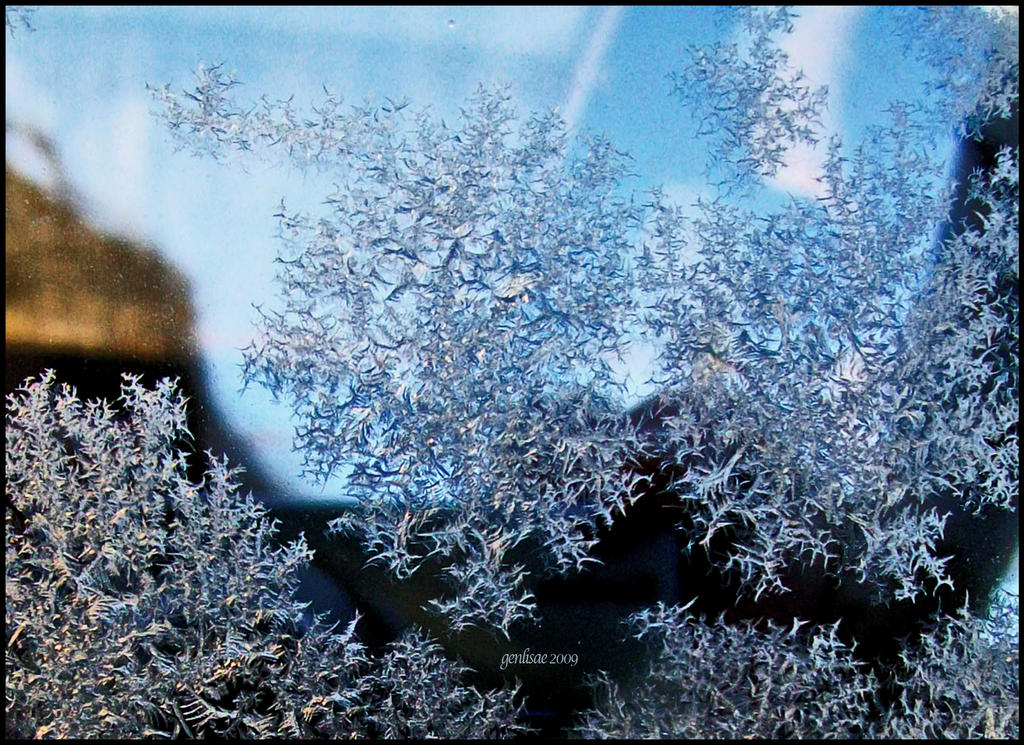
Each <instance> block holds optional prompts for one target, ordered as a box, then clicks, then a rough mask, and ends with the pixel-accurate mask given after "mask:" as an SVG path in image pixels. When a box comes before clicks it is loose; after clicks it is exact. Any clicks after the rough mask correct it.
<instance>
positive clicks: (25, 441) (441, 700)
mask: <svg viewBox="0 0 1024 745" xmlns="http://www.w3.org/2000/svg"><path fill="white" fill-rule="evenodd" d="M121 400H122V403H123V407H122V409H123V414H119V413H118V412H117V411H115V409H114V408H113V407H111V406H110V405H108V404H107V403H106V402H104V401H88V402H82V401H79V400H78V399H77V398H76V396H75V394H74V391H72V390H71V389H69V388H67V387H66V386H65V387H62V388H61V389H59V390H58V389H57V388H56V386H55V382H54V376H53V373H52V372H50V373H47V374H46V375H44V376H43V378H42V379H41V380H39V381H36V382H31V381H30V382H28V383H27V384H26V385H25V386H23V388H22V389H21V390H20V391H19V392H18V393H16V394H14V395H12V396H10V397H9V398H8V402H7V427H6V445H7V447H6V461H5V465H6V473H7V483H6V495H7V499H8V500H10V502H11V503H12V504H14V505H15V506H16V507H17V508H18V509H19V510H20V511H21V512H23V513H24V514H25V515H27V520H26V523H25V525H24V526H23V527H22V529H21V530H18V529H16V528H15V526H14V525H12V522H11V513H10V512H8V522H7V526H6V573H5V579H6V585H7V596H6V600H7V602H6V605H5V624H6V630H7V637H6V638H7V645H6V648H7V651H6V666H5V667H6V671H5V672H6V696H7V699H6V712H5V713H6V716H7V722H8V734H9V735H11V734H17V735H20V736H35V737H44V736H46V737H87V738H88V737H97V738H99V737H103V738H135V737H181V736H185V737H189V738H192V737H215V736H216V737H223V736H228V737H240V738H250V737H271V736H278V737H302V738H306V737H317V738H324V737H332V738H334V737H350V736H359V737H375V736H388V737H431V736H442V737H465V736H470V735H478V736H479V735H481V734H487V735H489V736H500V735H507V734H514V733H515V732H518V731H519V727H518V725H517V724H516V716H517V714H518V707H517V705H516V704H515V702H514V700H513V698H514V695H515V692H514V691H512V690H504V691H495V692H490V693H486V694H481V693H478V692H477V691H476V690H475V689H473V688H469V687H466V686H463V685H462V684H461V682H460V679H461V675H462V673H463V668H462V667H461V666H460V665H458V664H457V663H454V662H450V661H449V660H447V659H446V658H445V657H444V656H443V655H441V654H440V652H439V650H438V648H437V646H436V645H435V644H433V643H432V642H431V641H430V640H429V639H427V638H426V637H424V636H422V634H420V633H419V632H416V631H415V630H414V631H412V632H410V635H408V636H407V637H404V638H402V639H400V640H398V641H397V642H396V643H395V645H394V647H393V649H392V650H391V651H390V652H389V653H388V654H386V655H385V656H384V657H383V658H382V659H380V660H371V659H370V658H369V657H368V656H367V655H366V654H365V650H364V648H363V646H362V645H361V644H360V643H359V641H358V640H357V639H356V637H355V634H354V628H355V621H353V622H352V623H351V624H349V625H348V626H347V628H344V629H342V630H340V631H338V630H335V629H333V628H327V627H325V626H324V625H323V624H322V623H321V621H320V620H319V619H318V618H315V617H314V619H313V621H312V623H310V622H308V621H307V620H304V616H303V612H304V610H305V604H303V603H300V602H298V601H296V600H295V599H294V596H293V593H294V591H295V589H296V587H297V585H298V579H297V571H298V570H299V569H300V568H301V567H303V566H304V565H305V564H306V563H307V562H308V561H309V559H310V558H311V552H310V551H309V549H308V548H307V547H306V544H305V542H304V540H302V539H300V540H298V541H296V542H294V543H290V544H287V545H284V546H280V547H275V546H274V545H273V543H272V542H271V539H272V537H273V535H274V532H275V528H274V525H273V523H272V521H271V520H270V519H269V518H268V517H267V515H266V510H265V508H264V507H262V506H261V505H260V504H258V503H257V502H255V501H253V499H252V498H251V497H248V496H244V497H243V496H241V495H239V494H237V493H236V488H237V487H236V486H235V485H234V484H233V476H232V471H230V470H229V469H228V468H227V465H226V463H225V462H223V461H219V460H215V459H214V460H211V462H210V468H209V471H208V472H207V474H206V478H205V480H204V481H203V483H201V484H194V483H190V482H189V481H188V480H187V478H186V476H185V472H186V471H185V466H186V462H185V454H184V452H182V451H181V450H179V449H177V444H178V443H179V441H180V438H182V437H187V435H188V432H187V429H186V426H185V408H184V407H185V403H184V401H183V399H182V397H181V395H180V394H179V393H178V392H177V391H176V388H175V385H174V384H173V383H171V382H169V381H167V380H164V381H163V382H161V383H160V384H159V385H158V386H157V387H156V388H155V389H154V390H147V389H145V388H143V387H142V386H140V385H139V383H138V380H137V379H136V378H128V377H126V380H125V383H124V385H123V387H122V397H121ZM12 728H13V731H12Z"/></svg>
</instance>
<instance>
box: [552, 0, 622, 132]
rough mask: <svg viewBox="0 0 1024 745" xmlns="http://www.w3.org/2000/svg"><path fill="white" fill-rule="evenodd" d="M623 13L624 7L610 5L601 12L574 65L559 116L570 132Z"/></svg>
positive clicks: (587, 97)
mask: <svg viewBox="0 0 1024 745" xmlns="http://www.w3.org/2000/svg"><path fill="white" fill-rule="evenodd" d="M622 12H623V8H622V7H620V6H610V7H607V8H605V9H604V12H603V13H602V14H601V19H600V20H599V21H598V23H597V28H595V29H594V33H593V34H592V35H591V37H590V40H589V41H588V42H587V46H586V47H585V48H584V50H583V58H582V59H581V60H580V61H579V64H577V65H576V71H575V73H574V74H573V79H572V87H571V88H570V89H569V96H568V98H567V100H566V103H565V108H564V111H563V114H562V115H563V118H564V119H565V121H566V124H568V126H569V128H570V129H574V128H575V127H576V122H577V121H579V118H580V115H581V114H582V113H583V110H584V109H585V108H586V106H587V101H588V100H589V99H590V95H591V93H593V90H594V86H595V84H596V83H597V79H598V76H599V75H600V73H601V62H602V60H603V59H604V55H605V52H607V51H608V46H609V44H610V43H611V40H612V37H613V36H614V35H615V31H616V29H617V28H618V27H619V22H620V21H621V20H622Z"/></svg>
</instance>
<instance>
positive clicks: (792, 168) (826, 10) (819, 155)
mask: <svg viewBox="0 0 1024 745" xmlns="http://www.w3.org/2000/svg"><path fill="white" fill-rule="evenodd" d="M862 10H863V9H862V8H857V7H844V6H826V7H818V8H802V9H801V10H800V17H799V18H797V19H796V20H795V21H794V22H793V32H792V33H790V34H788V35H786V36H785V37H784V38H783V39H782V41H781V43H780V47H781V48H782V51H784V52H785V53H786V54H787V55H788V56H789V64H790V67H791V68H792V69H793V70H802V71H803V74H804V77H805V78H806V80H807V84H808V85H810V86H811V87H812V88H817V87H819V86H822V85H827V86H828V89H829V105H828V108H827V109H826V110H825V112H824V114H823V116H822V125H823V130H824V131H823V138H822V139H823V140H825V139H827V138H828V137H829V136H830V135H832V134H840V135H841V133H842V130H841V127H842V122H840V121H839V120H838V118H837V116H836V114H835V112H836V111H838V110H839V100H840V96H841V95H842V76H843V74H844V72H845V70H846V66H847V63H848V58H849V55H850V50H851V38H850V37H851V33H852V31H853V28H854V26H855V23H856V20H857V18H858V15H859V14H860V13H861V12H862ZM824 161H825V148H824V147H822V145H821V144H819V146H818V147H817V148H811V147H809V146H807V145H803V144H801V145H798V146H796V147H793V148H790V150H789V151H788V152H787V153H786V156H785V162H784V164H783V167H782V169H781V170H780V171H779V173H778V174H777V175H776V176H775V177H774V178H773V179H772V180H771V182H772V184H773V185H774V186H776V187H777V188H780V189H784V190H786V191H791V192H796V193H799V194H804V195H806V196H820V193H821V184H820V183H818V182H817V180H816V179H817V177H818V176H819V175H820V174H821V172H822V166H823V164H824Z"/></svg>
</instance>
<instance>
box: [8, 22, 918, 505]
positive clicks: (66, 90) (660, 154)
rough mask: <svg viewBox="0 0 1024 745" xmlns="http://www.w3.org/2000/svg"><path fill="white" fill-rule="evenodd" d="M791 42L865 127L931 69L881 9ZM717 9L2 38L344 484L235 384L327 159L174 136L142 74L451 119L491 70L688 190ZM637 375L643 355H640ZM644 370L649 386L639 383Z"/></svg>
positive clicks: (788, 176)
mask: <svg viewBox="0 0 1024 745" xmlns="http://www.w3.org/2000/svg"><path fill="white" fill-rule="evenodd" d="M799 13H800V18H799V19H798V20H797V22H796V27H795V29H794V32H793V34H791V35H790V36H789V37H788V38H787V39H786V41H785V42H784V49H785V50H786V51H787V52H788V53H789V55H790V59H791V63H792V64H793V66H794V67H798V68H801V69H803V71H804V73H805V74H806V75H807V77H808V79H809V81H810V82H811V83H813V84H816V85H817V84H827V85H828V86H829V88H830V95H831V99H830V108H829V111H828V114H827V116H826V120H825V124H826V127H827V128H828V130H829V131H830V132H835V133H838V134H840V135H842V136H844V137H845V138H848V139H851V138H852V139H855V138H856V136H857V135H858V133H859V132H860V131H861V130H862V128H863V127H864V126H865V125H866V124H869V123H871V122H873V121H878V120H880V117H881V115H882V111H883V110H884V109H885V107H886V105H887V103H888V102H889V101H890V100H893V99H895V98H908V99H913V98H914V97H916V96H917V95H919V92H920V89H919V84H920V71H919V70H916V68H914V66H912V65H909V64H904V63H897V62H896V61H898V60H899V59H900V56H901V52H900V49H899V45H898V43H897V42H895V41H893V40H892V39H891V38H890V35H889V31H887V26H886V23H885V18H884V14H883V13H882V12H881V11H879V10H877V9H863V8H842V7H840V8H804V9H801V10H800V11H799ZM722 20H723V16H722V15H721V14H720V13H719V12H718V11H715V10H711V9H695V8H669V7H645V8H618V7H600V8H586V7H570V8H544V7H531V8H525V9H523V8H423V7H413V8H395V9H388V8H279V7H278V8H266V7H264V8H260V7H238V8H217V7H202V8H177V7H176V8H166V7H163V8H161V7H143V8H124V7H88V8H75V7H58V8H41V9H40V10H38V11H37V12H36V13H35V14H34V16H33V21H32V22H33V25H34V26H35V28H36V31H35V32H34V33H26V32H24V31H19V32H18V33H17V34H16V35H15V36H14V37H13V38H11V37H10V36H8V39H7V44H6V50H5V55H6V69H5V77H6V90H7V92H6V102H7V103H6V105H7V110H6V116H7V120H8V122H11V123H16V124H28V125H32V126H35V127H38V128H40V129H41V130H42V131H43V132H45V133H46V134H48V135H49V136H50V137H52V138H53V140H54V141H55V143H56V145H57V149H58V152H59V153H60V156H61V159H62V161H63V167H64V169H65V170H66V172H67V176H68V179H69V182H70V184H71V186H72V188H73V190H74V193H75V194H76V196H77V197H78V199H79V201H80V203H81V204H82V206H83V207H84V208H85V210H86V213H87V214H88V216H89V217H90V218H91V219H92V220H93V221H94V222H96V223H97V224H99V225H100V226H102V227H104V228H107V229H111V230H116V231H119V232H123V233H127V234H130V235H132V236H135V237H139V238H142V239H144V240H146V241H148V242H150V243H152V244H153V245H155V246H156V247H157V249H158V250H160V251H161V252H163V253H164V254H165V255H166V257H167V258H168V260H169V261H170V262H171V263H172V264H174V265H175V266H176V267H177V268H178V269H180V270H181V271H182V272H183V273H184V274H185V275H186V276H187V277H188V278H189V280H190V282H191V285H192V288H193V291H194V298H193V299H194V303H195V307H196V310H197V315H198V324H199V329H198V335H199V339H200V343H201V345H202V353H203V357H204V362H205V365H206V367H207V370H208V373H209V378H210V381H211V384H212V389H213V391H214V393H215V395H216V396H217V397H218V399H219V400H220V402H221V403H222V405H223V407H224V409H225V411H226V412H227V414H228V416H229V418H230V420H231V422H230V423H231V425H232V426H233V427H236V428H238V429H239V430H240V431H241V432H242V433H244V434H245V435H246V436H247V437H248V438H250V439H251V441H252V442H253V444H254V446H255V448H256V450H257V452H258V453H260V454H261V455H262V456H263V457H264V458H265V459H266V460H267V463H268V465H270V466H271V467H272V468H273V469H274V470H275V471H277V472H278V474H279V475H280V476H281V478H282V479H283V481H284V482H285V483H286V484H287V485H288V486H289V488H290V489H294V491H295V493H297V494H322V495H323V496H325V497H330V492H331V489H332V487H331V485H328V487H327V489H326V490H321V489H319V488H318V487H315V486H313V485H312V484H311V483H308V482H303V481H300V480H299V479H298V476H297V474H298V472H299V463H300V459H299V456H298V455H297V454H293V453H291V431H292V430H291V422H290V420H289V414H288V411H287V409H286V408H285V407H284V406H278V405H275V404H273V403H272V402H271V401H270V399H269V395H268V394H266V393H264V392H263V391H262V390H261V389H259V388H257V387H250V388H249V389H248V390H247V392H246V394H245V395H244V396H241V395H240V393H239V390H240V385H241V380H240V369H239V363H240V361H241V354H240V352H239V351H238V350H239V349H240V348H241V347H243V346H245V345H246V344H247V343H248V342H249V341H250V339H251V338H252V334H253V326H252V323H253V320H254V319H255V312H254V311H253V309H252V307H251V305H252V304H253V303H257V304H262V305H265V306H270V307H273V305H274V298H275V292H276V290H275V288H274V285H273V273H274V264H273V263H272V260H273V258H274V256H275V255H276V251H277V244H276V241H275V239H274V237H273V236H274V233H275V229H276V222H275V220H274V218H273V217H272V215H273V213H274V212H275V211H276V207H277V205H278V204H279V202H280V201H281V199H282V198H284V199H285V201H286V203H287V204H288V206H289V208H290V209H296V208H298V209H303V208H306V209H315V208H316V206H317V204H318V203H319V202H320V200H321V199H322V198H323V196H324V195H325V194H326V193H327V192H326V191H325V190H324V184H329V183H330V181H329V178H328V179H326V180H324V179H322V178H318V177H317V176H315V175H306V176H304V175H301V174H296V173H291V172H289V171H287V170H285V169H281V168H274V167H269V166H266V165H261V164H260V163H257V162H247V163H246V169H247V170H246V171H243V170H242V169H241V168H239V167H237V166H236V167H224V166H220V165H217V164H215V163H213V162H212V161H211V160H209V159H206V160H203V159H196V158H193V157H191V156H190V155H188V154H187V153H184V152H179V153H175V152H174V151H173V149H172V147H171V146H170V144H169V140H168V136H167V133H166V131H165V129H164V128H163V127H162V125H161V123H160V122H159V121H158V120H156V119H155V118H154V117H153V116H152V114H151V111H152V110H153V109H154V105H153V103H152V102H151V97H150V96H149V94H148V93H147V91H146V89H145V86H146V84H147V83H149V84H153V85H162V84H164V83H170V84H171V86H172V87H173V88H174V89H177V90H181V89H183V88H187V87H191V85H192V83H193V80H194V78H193V75H192V71H193V70H195V69H196V67H197V65H198V63H199V62H200V61H205V62H206V63H212V62H223V63H224V65H225V67H226V68H227V69H229V70H233V71H234V72H235V73H236V74H237V77H238V79H239V80H241V81H242V82H243V83H245V87H244V88H243V89H242V90H241V91H240V96H241V97H242V98H243V99H245V98H247V97H252V98H254V99H255V98H257V97H258V96H259V95H261V94H263V93H266V94H267V95H268V96H269V97H271V98H285V97H287V96H288V95H290V94H292V93H295V94H296V101H297V102H298V103H300V104H302V103H308V102H311V101H314V100H315V99H316V96H317V94H319V93H320V91H321V86H322V85H326V86H327V87H328V88H329V89H330V90H331V91H337V92H341V93H342V94H343V95H344V96H345V98H346V100H347V101H349V102H353V103H355V102H359V101H361V100H362V99H363V98H364V97H366V96H371V97H373V98H376V99H380V98H381V97H383V96H385V95H386V96H390V97H392V98H395V99H398V98H401V97H403V96H404V97H408V98H409V99H410V100H411V101H412V102H413V104H414V105H415V106H421V105H426V104H429V105H430V106H431V107H433V109H434V110H435V111H436V112H437V113H438V114H439V115H441V116H443V117H445V118H446V119H447V120H448V121H449V122H452V121H454V120H456V119H457V118H458V110H459V106H460V104H461V103H462V102H463V101H464V100H465V98H466V97H467V96H468V95H469V94H471V93H472V92H473V90H474V89H475V88H476V86H477V85H478V84H479V83H481V82H483V83H505V82H508V83H511V84H512V86H513V94H514V96H515V98H516V99H517V101H518V103H519V107H520V111H521V112H524V113H525V112H529V111H531V110H546V109H548V108H550V107H552V106H558V107H559V110H560V112H561V113H562V114H563V116H564V117H565V118H566V120H567V121H568V122H569V123H570V124H571V125H573V126H576V127H579V128H581V129H586V130H589V131H594V132H602V133H604V134H606V135H607V136H608V137H609V138H610V139H611V140H612V142H614V143H615V144H616V146H617V147H619V148H620V149H623V150H625V151H627V152H629V153H630V154H631V155H632V156H633V157H634V159H635V168H634V170H635V172H636V173H637V174H640V175H639V176H638V177H637V178H636V179H634V184H633V185H634V186H635V187H637V188H639V189H643V188H647V187H650V186H653V185H660V186H663V187H664V188H665V190H666V191H667V192H668V193H669V195H671V196H674V197H676V198H678V199H679V200H681V201H682V202H683V203H690V202H692V201H693V200H694V199H695V198H696V197H697V196H698V195H700V194H704V193H707V192H706V191H705V188H706V187H705V186H704V178H703V170H704V165H705V161H706V158H707V157H708V153H707V151H706V149H705V146H704V144H703V143H702V142H699V141H697V140H696V139H695V137H694V132H695V123H694V121H693V120H692V119H691V117H690V115H689V112H687V111H686V110H685V109H684V108H683V106H682V104H681V102H680V101H679V99H678V98H675V97H671V96H670V95H669V91H670V89H671V83H670V82H669V81H668V80H667V79H666V75H667V74H668V73H669V72H671V71H673V70H678V69H679V68H680V67H681V65H682V60H683V58H684V51H685V48H686V46H687V45H688V44H691V43H704V42H708V41H710V40H712V39H715V38H722V36H723V35H724V36H726V37H727V36H728V35H729V33H730V31H729V29H728V28H727V27H724V28H722V27H716V25H715V24H716V22H720V21H722ZM6 155H7V160H8V162H9V163H10V164H11V165H13V166H14V167H15V168H17V169H19V170H22V171H24V172H26V173H27V174H28V175H30V176H32V177H34V178H36V179H37V180H40V181H42V182H44V183H53V182H54V181H55V179H56V174H55V173H54V172H53V169H52V168H50V167H49V166H48V165H47V164H45V163H44V162H43V161H41V160H40V158H39V156H38V154H37V153H35V152H34V151H32V149H31V148H30V147H28V146H26V144H25V143H24V142H22V141H19V139H18V138H17V137H11V136H8V138H7V147H6ZM820 159H821V153H820V152H812V151H799V152H791V153H790V154H789V157H788V164H787V167H786V168H784V169H783V170H782V172H781V173H780V174H779V175H778V176H777V177H776V178H775V179H774V181H773V183H772V184H770V186H772V187H773V189H775V191H776V192H777V193H778V194H779V195H784V194H787V193H793V194H797V195H803V196H813V195H814V193H815V188H816V186H815V182H814V176H815V175H816V174H817V167H818V164H819V163H820ZM634 366H635V368H636V369H635V370H634V371H633V375H634V378H635V379H636V380H642V379H644V378H645V377H646V376H645V375H643V369H642V368H643V360H642V359H641V358H640V357H637V358H635V359H634ZM641 392H642V390H641V389H639V388H638V389H637V393H638V395H639V393H641Z"/></svg>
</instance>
